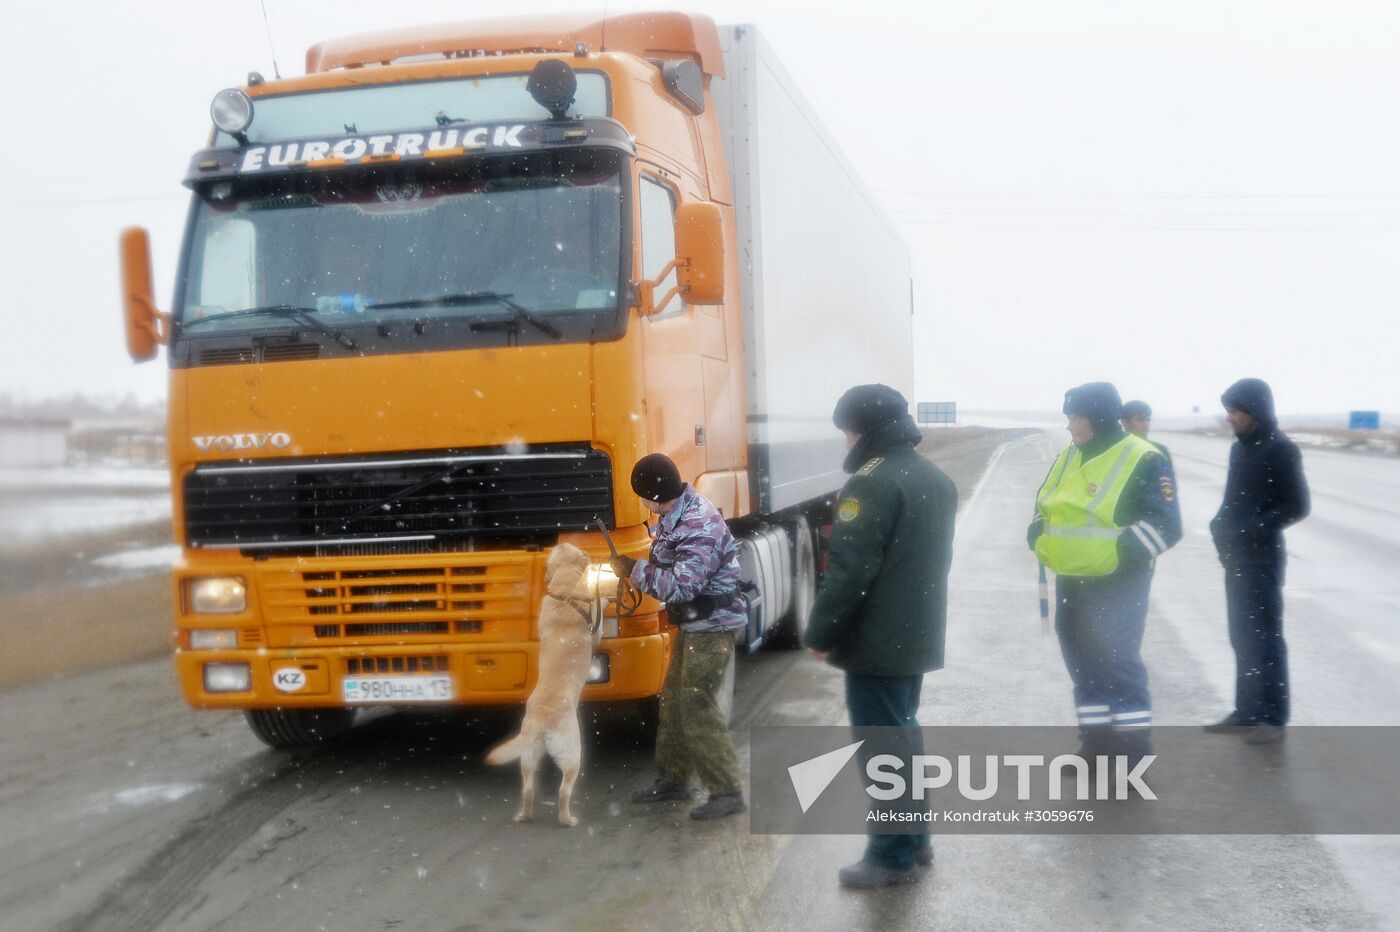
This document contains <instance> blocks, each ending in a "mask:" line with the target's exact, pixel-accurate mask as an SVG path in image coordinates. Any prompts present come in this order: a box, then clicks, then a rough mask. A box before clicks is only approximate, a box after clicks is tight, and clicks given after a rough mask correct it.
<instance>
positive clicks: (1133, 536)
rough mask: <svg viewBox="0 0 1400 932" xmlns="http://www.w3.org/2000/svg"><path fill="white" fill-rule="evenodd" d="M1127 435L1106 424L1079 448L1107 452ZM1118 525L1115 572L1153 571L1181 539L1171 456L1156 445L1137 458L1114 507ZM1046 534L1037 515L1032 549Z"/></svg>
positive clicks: (1088, 453)
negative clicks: (1165, 454)
mask: <svg viewBox="0 0 1400 932" xmlns="http://www.w3.org/2000/svg"><path fill="white" fill-rule="evenodd" d="M1125 435H1126V432H1125V431H1123V430H1122V429H1120V428H1117V427H1116V426H1113V427H1108V428H1104V427H1102V426H1101V427H1100V430H1099V432H1098V433H1096V434H1095V435H1094V437H1093V439H1091V440H1090V441H1089V442H1088V443H1086V444H1084V445H1083V446H1082V447H1080V453H1081V454H1082V455H1083V458H1084V461H1085V462H1088V461H1089V460H1092V459H1093V458H1094V457H1096V456H1100V455H1102V454H1103V453H1105V452H1106V451H1107V450H1109V449H1110V448H1111V447H1113V446H1114V445H1115V444H1117V443H1118V442H1119V441H1120V440H1122V439H1123V438H1124V436H1125ZM1148 443H1151V441H1148ZM1047 478H1048V475H1047ZM1113 523H1114V525H1116V526H1117V527H1120V528H1123V529H1124V530H1123V533H1121V534H1120V535H1118V541H1117V549H1118V568H1117V569H1116V570H1114V572H1115V573H1125V572H1136V571H1141V570H1145V569H1150V568H1151V567H1152V565H1153V561H1155V560H1156V558H1157V557H1159V556H1161V555H1162V554H1164V553H1166V552H1167V550H1169V549H1170V548H1171V547H1174V546H1175V545H1176V544H1177V542H1178V541H1180V540H1181V507H1180V505H1179V504H1178V502H1177V500H1176V474H1175V473H1174V472H1173V470H1172V464H1171V460H1170V459H1169V458H1168V457H1166V456H1164V455H1162V454H1161V453H1160V452H1158V451H1157V450H1155V449H1154V450H1153V451H1152V452H1150V453H1147V454H1145V455H1144V456H1143V457H1142V459H1140V460H1139V461H1138V463H1137V466H1136V467H1135V468H1134V469H1133V473H1132V475H1131V476H1129V477H1128V483H1127V486H1126V487H1125V488H1124V490H1123V494H1122V496H1121V497H1120V498H1119V499H1118V504H1117V506H1116V507H1115V508H1114V511H1113ZM1042 533H1044V521H1043V519H1042V517H1040V516H1037V517H1036V518H1035V519H1034V520H1033V521H1032V522H1031V526H1030V530H1029V532H1028V534H1027V536H1026V542H1027V543H1028V544H1029V545H1030V548H1031V549H1032V550H1034V549H1035V542H1036V539H1037V538H1038V537H1039V536H1040V535H1041V534H1042Z"/></svg>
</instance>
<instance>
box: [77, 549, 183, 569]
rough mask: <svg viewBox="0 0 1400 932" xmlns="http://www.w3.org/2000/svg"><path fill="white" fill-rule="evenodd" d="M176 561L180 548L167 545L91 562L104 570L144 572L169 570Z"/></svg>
mask: <svg viewBox="0 0 1400 932" xmlns="http://www.w3.org/2000/svg"><path fill="white" fill-rule="evenodd" d="M178 559H180V548H179V547H177V546H176V545H175V544H167V545H166V546H164V547H150V548H147V549H145V550H126V551H123V552H121V553H113V554H109V555H107V556H105V557H98V558H97V559H95V560H93V561H92V562H93V563H95V564H97V565H98V566H101V567H103V568H105V569H112V570H146V569H169V568H170V567H171V566H172V565H173V564H174V563H175V561H176V560H178Z"/></svg>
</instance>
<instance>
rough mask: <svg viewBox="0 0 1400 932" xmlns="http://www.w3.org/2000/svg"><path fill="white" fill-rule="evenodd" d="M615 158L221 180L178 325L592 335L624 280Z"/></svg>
mask: <svg viewBox="0 0 1400 932" xmlns="http://www.w3.org/2000/svg"><path fill="white" fill-rule="evenodd" d="M620 163H621V159H620V157H619V156H617V155H615V154H613V153H610V152H602V151H590V150H577V151H570V152H565V153H530V154H522V155H514V156H511V157H509V158H481V159H475V160H470V161H456V162H453V163H450V164H449V163H445V162H444V163H439V164H428V165H423V166H420V167H414V168H405V167H398V166H396V167H392V168H386V167H374V168H366V169H361V170H358V171H354V172H341V173H335V172H305V171H304V172H297V173H293V174H289V175H283V176H280V177H273V178H258V179H240V180H238V181H236V182H219V183H215V184H214V185H211V186H209V187H208V189H207V190H204V191H201V192H200V194H199V197H198V198H197V200H196V203H195V208H194V217H193V221H192V224H191V232H190V241H189V247H188V267H187V269H186V274H185V276H184V288H183V296H182V300H181V302H180V304H179V314H180V317H179V321H178V324H179V330H178V332H179V333H181V334H182V335H184V336H186V337H188V338H190V339H195V338H203V337H205V336H208V335H223V336H227V335H230V334H231V333H236V332H248V331H254V330H256V331H260V332H266V331H268V330H297V331H301V332H304V333H306V334H307V336H309V337H310V338H312V339H319V338H321V337H322V336H323V335H324V334H325V333H327V332H330V333H337V332H344V333H347V334H350V335H351V337H352V338H357V337H358V336H359V334H357V333H356V330H357V329H358V328H375V327H379V326H382V325H385V324H387V323H391V322H395V321H404V320H412V321H415V322H422V321H444V322H452V321H467V322H473V323H475V324H476V325H477V329H478V330H485V329H490V327H495V328H496V329H502V328H510V329H519V330H522V331H523V330H526V329H528V330H529V331H530V333H531V334H533V335H534V336H536V337H543V338H550V339H559V338H560V337H561V336H562V337H565V338H568V337H569V336H570V335H571V333H579V332H586V333H591V334H593V335H595V336H596V335H597V332H598V330H599V327H600V326H601V324H600V321H602V320H604V319H606V320H607V321H612V320H615V319H616V317H617V307H618V295H619V291H620V289H619V282H620V281H621V280H622V275H623V269H622V257H623V250H622V234H623V224H622V217H623V211H622V198H623V194H622V190H623V189H622V184H621V164H620ZM268 308H292V309H296V310H297V311H298V313H296V314H291V313H280V312H279V313H275V314H274V313H266V312H265V311H266V309H268ZM308 318H314V319H308ZM581 319H582V320H583V321H584V324H583V326H582V328H581V327H580V326H579V325H578V324H579V321H580V320H581ZM546 320H548V321H554V322H555V323H557V324H558V327H557V328H556V326H555V325H554V324H548V325H547V326H544V327H540V326H539V323H538V322H539V321H546ZM486 322H491V323H490V324H489V325H487V323H486ZM566 322H568V323H566ZM521 323H525V324H528V325H529V326H528V327H526V328H521V327H520V324H521ZM462 339H468V337H467V336H466V335H464V336H463V337H462ZM339 342H341V343H342V344H345V343H346V341H345V340H340V341H339ZM361 342H364V341H361ZM370 342H371V343H374V341H370ZM386 351H392V348H386Z"/></svg>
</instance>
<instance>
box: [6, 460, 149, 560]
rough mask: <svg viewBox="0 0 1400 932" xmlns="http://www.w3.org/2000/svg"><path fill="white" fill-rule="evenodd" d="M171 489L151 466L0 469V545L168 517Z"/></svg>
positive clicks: (44, 542)
mask: <svg viewBox="0 0 1400 932" xmlns="http://www.w3.org/2000/svg"><path fill="white" fill-rule="evenodd" d="M169 489H170V475H169V473H167V472H166V471H165V470H163V469H153V468H150V467H140V468H123V467H120V466H96V467H80V468H74V469H0V551H11V552H14V551H21V550H34V549H36V548H41V547H45V546H48V545H51V544H53V543H54V542H56V541H63V540H67V539H70V538H76V537H87V536H92V535H96V534H107V533H111V532H115V531H120V530H122V529H124V528H128V527H139V526H143V525H150V524H154V523H157V522H162V521H169V520H170V491H169Z"/></svg>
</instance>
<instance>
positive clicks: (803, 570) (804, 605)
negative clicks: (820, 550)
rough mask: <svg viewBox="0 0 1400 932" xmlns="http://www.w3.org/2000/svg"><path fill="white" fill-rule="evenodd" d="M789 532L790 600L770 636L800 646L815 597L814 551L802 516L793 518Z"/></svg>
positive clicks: (777, 642) (776, 641)
mask: <svg viewBox="0 0 1400 932" xmlns="http://www.w3.org/2000/svg"><path fill="white" fill-rule="evenodd" d="M792 536H793V542H792V549H793V560H792V604H791V606H790V607H789V608H788V613H787V614H786V615H784V616H783V618H782V620H781V621H780V622H779V623H778V630H777V632H775V637H774V638H773V639H772V643H773V644H774V645H776V646H778V647H789V648H792V647H801V646H802V635H803V634H804V633H805V632H806V631H807V620H808V619H809V618H811V617H812V605H813V604H814V603H815V602H816V601H817V551H816V545H815V543H814V542H813V539H812V529H811V527H810V526H809V525H808V524H807V519H806V518H802V517H799V518H798V519H797V522H796V523H795V524H794V525H793V526H792Z"/></svg>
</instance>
